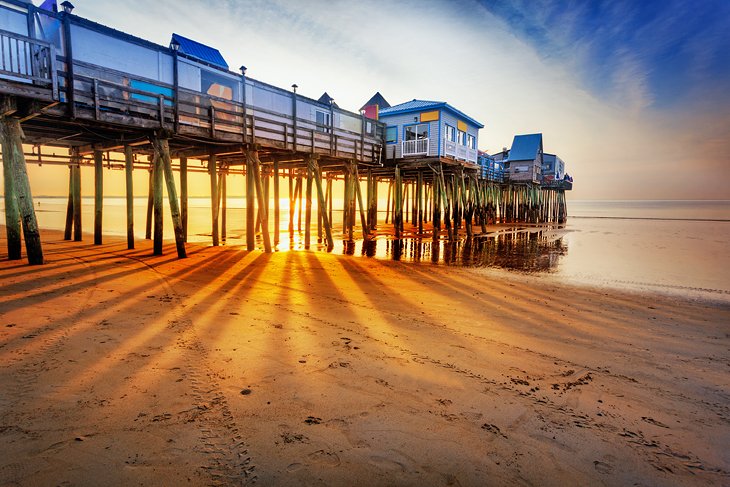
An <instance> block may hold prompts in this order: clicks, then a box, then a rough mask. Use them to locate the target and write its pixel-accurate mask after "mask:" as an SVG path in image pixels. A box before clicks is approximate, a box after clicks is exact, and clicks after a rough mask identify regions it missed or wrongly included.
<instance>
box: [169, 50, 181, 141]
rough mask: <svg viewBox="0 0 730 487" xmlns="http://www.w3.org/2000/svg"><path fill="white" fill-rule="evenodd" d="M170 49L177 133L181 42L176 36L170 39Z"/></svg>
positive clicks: (177, 128)
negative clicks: (178, 59)
mask: <svg viewBox="0 0 730 487" xmlns="http://www.w3.org/2000/svg"><path fill="white" fill-rule="evenodd" d="M170 50H171V51H172V84H173V89H174V90H175V110H174V112H175V121H174V126H175V133H178V131H179V130H180V108H179V107H180V89H179V88H180V81H179V79H178V67H177V55H178V52H180V42H179V41H178V40H177V39H175V38H174V37H173V38H172V40H171V41H170Z"/></svg>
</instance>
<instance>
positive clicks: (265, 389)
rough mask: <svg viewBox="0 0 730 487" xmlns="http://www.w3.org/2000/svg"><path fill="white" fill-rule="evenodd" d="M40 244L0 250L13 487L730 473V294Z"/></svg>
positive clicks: (384, 263) (0, 333)
mask: <svg viewBox="0 0 730 487" xmlns="http://www.w3.org/2000/svg"><path fill="white" fill-rule="evenodd" d="M4 238H5V237H4V232H3V234H2V236H0V249H1V250H0V258H3V255H2V254H4V251H5V250H4V248H5V240H4ZM43 238H44V251H45V252H46V259H47V260H48V263H47V264H45V265H43V266H39V267H30V266H28V265H27V264H25V262H24V261H20V262H17V261H16V262H9V261H7V260H3V261H0V285H1V286H2V289H3V290H4V293H3V296H2V298H0V310H2V318H1V319H0V364H2V368H1V369H0V371H1V372H0V387H1V388H2V390H5V391H12V392H11V393H9V394H4V395H3V396H2V398H0V411H1V412H2V417H3V418H4V419H3V424H2V425H0V445H2V450H3V451H4V452H5V455H4V457H3V458H2V459H1V460H0V483H3V484H10V485H35V484H48V483H62V482H64V481H65V482H69V483H72V484H76V485H93V484H99V483H104V484H109V485H122V484H130V483H135V484H138V485H158V484H159V483H160V482H169V483H171V484H179V483H187V484H190V485H210V484H226V485H227V484H240V483H243V484H245V483H251V482H253V481H254V480H256V482H257V483H259V484H260V485H272V484H276V485H342V484H349V485H393V484H396V485H463V486H466V485H485V484H490V483H491V484H495V483H496V484H503V485H525V484H540V485H567V484H584V485H585V484H591V485H626V484H633V483H639V484H642V485H647V484H648V485H655V484H660V485H724V484H727V483H728V482H729V481H730V455H729V454H728V453H727V452H726V451H725V450H724V447H723V445H724V444H726V443H727V440H728V438H729V437H730V419H729V418H730V407H729V406H728V405H727V397H728V395H729V394H730V385H729V384H728V379H727V366H728V360H727V350H728V345H729V344H730V336H729V335H728V332H727V323H728V322H730V307H728V306H727V305H726V304H718V303H710V302H702V301H691V300H686V299H682V298H678V297H674V296H661V295H655V294H651V293H648V294H647V293H643V294H635V293H626V292H613V291H611V292H607V291H606V290H603V291H601V290H596V289H591V288H588V287H582V286H571V285H567V284H562V283H559V282H552V281H550V282H546V281H545V280H543V279H542V278H535V277H534V276H530V275H519V276H512V277H507V276H509V275H508V274H507V273H506V272H504V273H505V274H507V276H505V277H504V278H503V277H502V276H495V274H497V273H494V272H491V271H486V272H485V271H483V270H480V269H473V268H465V267H450V266H422V265H417V264H413V263H410V262H397V261H390V260H376V259H352V258H350V257H349V256H341V255H334V254H327V253H321V252H317V251H291V252H278V253H274V254H264V253H262V252H260V251H254V252H247V251H245V250H238V249H232V248H231V247H219V248H213V247H208V246H203V245H198V244H189V245H188V248H189V254H190V257H189V258H188V259H184V260H178V259H176V257H175V254H174V244H173V243H171V242H167V241H166V242H165V252H166V254H165V255H164V256H160V257H153V256H152V255H151V242H149V241H139V242H137V246H138V249H137V250H134V251H128V250H126V241H125V240H124V239H122V238H118V237H113V236H106V235H105V242H106V243H105V244H104V245H102V246H94V245H92V244H91V243H90V242H91V239H90V237H89V236H87V235H85V241H84V242H81V243H78V242H76V243H74V242H65V241H63V240H62V232H59V231H53V230H44V231H43ZM501 273H502V272H501V271H500V272H499V274H501ZM9 325H12V326H9Z"/></svg>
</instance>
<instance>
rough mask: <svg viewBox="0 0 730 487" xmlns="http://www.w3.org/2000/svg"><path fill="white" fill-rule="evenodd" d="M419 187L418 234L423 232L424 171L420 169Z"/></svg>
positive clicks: (417, 202) (417, 198)
mask: <svg viewBox="0 0 730 487" xmlns="http://www.w3.org/2000/svg"><path fill="white" fill-rule="evenodd" d="M417 185H418V189H417V191H416V194H417V197H416V204H417V206H418V234H419V235H420V234H422V233H423V171H420V170H419V171H418V182H417Z"/></svg>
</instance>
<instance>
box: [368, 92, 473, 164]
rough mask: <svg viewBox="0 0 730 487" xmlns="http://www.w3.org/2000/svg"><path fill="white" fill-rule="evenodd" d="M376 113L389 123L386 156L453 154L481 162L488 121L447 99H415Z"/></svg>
mask: <svg viewBox="0 0 730 487" xmlns="http://www.w3.org/2000/svg"><path fill="white" fill-rule="evenodd" d="M366 106H368V105H367V104H366ZM376 116H377V119H378V120H379V121H380V122H383V123H384V124H386V129H385V159H386V160H389V161H390V160H397V159H406V158H450V159H453V160H456V161H464V162H467V163H471V164H477V158H478V150H477V147H478V143H479V129H481V128H484V125H483V124H481V123H480V122H477V121H476V120H474V119H473V118H471V117H470V116H468V115H466V114H465V113H463V112H461V111H459V110H457V109H456V108H454V107H452V106H451V105H449V104H448V103H446V102H441V101H428V100H416V99H413V100H411V101H407V102H405V103H401V104H399V105H394V106H391V107H387V108H380V109H379V110H378V111H377V112H376Z"/></svg>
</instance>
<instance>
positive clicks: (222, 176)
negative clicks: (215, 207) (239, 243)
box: [218, 167, 228, 242]
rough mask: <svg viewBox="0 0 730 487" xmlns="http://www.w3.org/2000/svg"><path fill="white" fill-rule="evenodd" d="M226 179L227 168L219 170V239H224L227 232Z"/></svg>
mask: <svg viewBox="0 0 730 487" xmlns="http://www.w3.org/2000/svg"><path fill="white" fill-rule="evenodd" d="M227 179H228V168H227V167H226V168H225V169H222V170H221V174H220V176H219V179H218V186H220V188H221V189H220V193H219V195H220V201H221V205H220V208H221V210H220V211H221V240H222V241H223V242H225V241H226V233H227V230H228V229H227V223H228V222H227V218H228V195H227V188H226V180H227Z"/></svg>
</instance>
